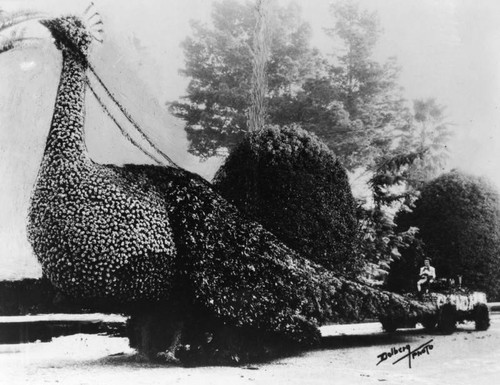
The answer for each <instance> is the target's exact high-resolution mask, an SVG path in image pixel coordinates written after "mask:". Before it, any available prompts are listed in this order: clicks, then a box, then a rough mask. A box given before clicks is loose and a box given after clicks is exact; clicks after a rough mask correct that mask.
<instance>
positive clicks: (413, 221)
mask: <svg viewBox="0 0 500 385" xmlns="http://www.w3.org/2000/svg"><path fill="white" fill-rule="evenodd" d="M397 221H398V224H399V226H400V227H402V228H407V227H408V226H417V227H418V228H419V229H420V233H419V234H420V238H421V240H422V241H423V242H424V253H425V255H426V256H429V257H431V258H432V261H433V262H432V264H433V265H434V267H435V268H436V274H437V277H438V278H453V279H457V276H458V275H461V276H462V283H463V285H464V286H467V287H468V288H470V289H474V290H481V291H484V292H486V294H487V295H488V298H489V300H495V299H496V300H498V299H499V298H500V200H499V195H498V193H497V191H496V190H495V189H494V188H493V186H492V185H491V184H489V183H488V182H487V181H486V180H485V179H483V178H480V177H476V176H472V175H466V174H463V173H461V172H458V171H452V172H450V173H447V174H444V175H442V176H440V177H438V178H436V179H434V180H432V181H431V182H429V183H428V184H427V185H425V186H424V187H423V189H422V194H421V197H420V199H419V200H418V201H417V202H416V207H415V209H414V211H413V212H412V213H408V214H406V215H403V216H401V217H400V218H398V219H397ZM411 255H413V256H416V255H417V254H416V253H413V254H412V253H407V255H406V261H405V263H406V264H408V265H412V266H415V265H421V264H422V262H423V261H421V260H420V261H416V262H415V260H414V258H411ZM391 274H397V271H392V269H391ZM413 274H414V275H415V276H417V274H418V270H417V269H415V270H414V272H413Z"/></svg>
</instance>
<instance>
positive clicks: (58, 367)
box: [0, 315, 500, 385]
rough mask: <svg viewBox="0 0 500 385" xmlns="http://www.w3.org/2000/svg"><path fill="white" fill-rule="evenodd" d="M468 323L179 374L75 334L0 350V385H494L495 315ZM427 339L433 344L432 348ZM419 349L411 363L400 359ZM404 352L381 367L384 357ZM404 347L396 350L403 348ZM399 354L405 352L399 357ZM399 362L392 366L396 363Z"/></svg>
mask: <svg viewBox="0 0 500 385" xmlns="http://www.w3.org/2000/svg"><path fill="white" fill-rule="evenodd" d="M473 326H474V325H473V324H471V323H468V324H464V325H459V329H458V330H457V332H455V333H454V334H453V335H448V336H444V335H439V334H430V333H425V332H424V331H423V330H422V329H407V330H401V331H397V332H396V333H394V334H392V335H388V334H385V333H382V332H381V330H380V326H379V324H375V323H367V324H358V325H342V326H328V327H325V328H322V333H323V335H324V339H323V346H322V347H321V348H320V349H316V350H313V351H308V352H305V353H303V354H301V355H299V356H293V357H286V358H282V359H279V360H275V361H273V362H269V363H265V364H258V365H252V366H247V367H236V368H234V367H202V368H181V367H165V366H158V365H150V364H144V363H140V362H137V360H136V357H135V354H134V353H135V352H134V351H133V350H132V349H130V348H129V347H128V345H127V340H126V339H124V338H112V337H106V336H99V335H84V334H77V335H73V336H66V337H59V338H55V339H54V340H53V341H52V342H50V343H30V344H21V345H0V384H36V385H39V384H62V385H66V384H68V385H101V384H103V385H125V384H134V385H143V384H144V385H146V384H147V385H155V384H214V385H215V384H217V385H219V384H271V385H280V384H381V383H382V384H439V385H447V384H453V385H456V384H481V383H483V384H495V383H498V379H499V378H500V315H494V316H492V326H491V328H490V329H489V330H488V331H485V332H476V331H474V327H473ZM431 340H432V341H431ZM407 345H409V346H410V349H411V350H414V349H416V348H418V347H419V346H421V345H424V346H423V347H422V348H420V349H419V351H420V355H418V356H415V357H414V358H413V359H412V360H411V368H410V367H409V360H408V358H407V357H406V358H402V357H403V356H405V354H406V352H407V350H405V349H407V348H406V346H407ZM391 348H394V350H397V351H399V350H401V353H399V352H398V353H396V354H395V355H392V356H391V357H387V359H386V360H384V361H382V362H380V363H379V364H378V365H377V363H378V362H379V361H380V358H382V357H383V353H389V352H391ZM400 348H401V349H400ZM403 351H404V352H403ZM399 358H402V360H401V361H400V362H398V363H395V364H393V362H394V361H396V360H397V359H399Z"/></svg>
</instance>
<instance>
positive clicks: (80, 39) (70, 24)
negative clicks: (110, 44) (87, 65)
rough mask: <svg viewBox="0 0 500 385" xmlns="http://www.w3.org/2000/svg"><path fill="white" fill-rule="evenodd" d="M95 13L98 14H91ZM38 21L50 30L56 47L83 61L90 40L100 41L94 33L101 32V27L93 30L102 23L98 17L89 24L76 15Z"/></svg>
mask: <svg viewBox="0 0 500 385" xmlns="http://www.w3.org/2000/svg"><path fill="white" fill-rule="evenodd" d="M95 15H98V14H97V13H96V14H94V15H93V16H95ZM40 23H41V24H42V25H43V26H45V27H47V29H48V30H49V31H50V33H51V34H52V37H53V38H54V41H55V44H56V47H57V48H58V49H60V50H69V51H70V52H71V53H73V54H75V55H76V56H77V57H79V58H80V59H81V60H83V61H86V59H87V56H88V53H89V50H90V46H91V44H92V41H93V40H97V41H99V42H102V40H100V39H99V38H98V37H97V36H96V33H101V32H102V29H97V30H95V31H94V29H95V28H94V27H97V26H98V25H99V24H102V21H101V20H100V19H99V20H98V21H94V24H90V23H89V22H84V21H83V20H82V19H81V18H79V17H77V16H63V17H58V18H54V19H44V20H41V21H40ZM97 28H98V27H97Z"/></svg>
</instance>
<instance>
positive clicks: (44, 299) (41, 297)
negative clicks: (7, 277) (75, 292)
mask: <svg viewBox="0 0 500 385" xmlns="http://www.w3.org/2000/svg"><path fill="white" fill-rule="evenodd" d="M87 311H88V310H87V308H86V307H85V306H84V305H83V304H81V303H77V302H75V301H73V300H71V299H70V298H67V297H66V296H64V295H63V294H62V293H61V292H60V291H59V290H57V289H56V288H55V287H54V286H53V285H52V284H51V283H50V281H49V280H48V279H46V278H40V279H31V278H28V279H22V280H17V281H0V315H2V316H10V315H26V314H40V313H84V312H87Z"/></svg>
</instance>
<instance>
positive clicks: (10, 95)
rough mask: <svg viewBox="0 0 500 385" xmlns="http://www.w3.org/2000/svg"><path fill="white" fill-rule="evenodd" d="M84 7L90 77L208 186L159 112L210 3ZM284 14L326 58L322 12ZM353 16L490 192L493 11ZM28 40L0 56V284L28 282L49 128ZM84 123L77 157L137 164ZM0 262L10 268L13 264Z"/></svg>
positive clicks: (497, 12) (49, 76)
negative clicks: (372, 22) (90, 17)
mask: <svg viewBox="0 0 500 385" xmlns="http://www.w3.org/2000/svg"><path fill="white" fill-rule="evenodd" d="M284 2H285V0H281V1H280V3H284ZM94 3H95V5H96V9H97V10H98V11H99V12H100V13H101V14H102V17H103V20H104V23H105V26H104V28H105V31H106V34H105V42H104V44H102V46H100V47H96V48H95V49H94V51H93V55H92V57H91V61H93V62H94V63H95V67H96V69H97V70H98V71H99V72H100V73H101V74H102V76H103V78H104V80H105V81H106V82H107V83H109V84H110V85H111V86H112V87H113V89H114V91H115V92H116V94H117V96H118V97H119V98H120V100H122V101H123V103H124V104H125V105H127V106H128V107H129V108H131V109H132V110H133V109H135V111H137V113H138V114H139V115H147V117H144V119H145V121H146V123H147V124H149V125H150V126H152V127H153V129H152V130H153V131H154V135H156V137H157V139H158V141H161V142H162V146H163V148H164V149H165V150H166V151H167V152H168V153H169V154H171V155H172V156H173V157H174V160H175V161H176V162H177V163H179V164H181V165H183V166H184V167H186V168H188V169H190V170H193V171H196V172H199V173H201V174H202V175H204V176H205V177H209V176H210V175H211V174H212V173H213V171H214V170H215V168H216V167H217V162H206V163H200V162H198V161H197V159H195V158H193V157H191V156H189V155H188V154H187V153H186V140H185V137H184V132H183V129H182V124H181V123H180V122H178V121H176V120H174V119H172V118H171V117H169V116H167V114H166V112H165V109H164V107H163V106H164V103H165V101H171V100H175V99H177V98H178V97H179V96H181V95H183V94H184V91H185V86H186V84H187V80H186V79H184V78H182V77H181V76H180V75H179V73H178V71H179V69H180V68H181V67H182V65H183V53H182V51H181V49H180V43H181V41H182V40H183V39H184V38H185V37H186V36H187V35H188V34H189V33H190V28H189V20H190V19H198V20H208V19H209V16H210V12H211V3H212V1H207V0H148V1H130V0H94ZM296 3H298V4H299V5H301V7H302V9H303V15H304V18H305V19H306V20H307V21H309V22H310V23H311V25H312V27H313V34H314V35H313V45H315V46H317V47H318V48H320V49H322V50H324V51H331V50H332V46H331V44H330V41H329V40H328V39H327V37H326V35H325V34H324V32H323V28H324V27H328V26H331V23H332V19H331V16H330V14H329V12H328V8H329V7H328V5H329V1H328V0H307V1H296ZM88 4H89V1H87V0H86V1H67V0H65V1H63V0H50V1H45V0H44V1H36V2H28V1H2V0H0V8H3V9H7V10H14V9H21V8H35V9H39V10H42V11H46V12H48V13H49V14H52V15H58V14H61V13H68V12H70V13H81V12H82V11H83V10H84V9H85V8H86V6H87V5H88ZM360 4H361V5H362V6H363V7H365V8H368V9H371V10H376V11H377V12H378V14H379V17H380V20H381V25H382V27H383V30H384V32H383V34H382V36H381V38H380V41H379V45H378V47H377V50H376V56H377V58H378V59H380V60H384V59H385V58H387V57H389V56H396V57H397V59H398V62H399V64H400V65H401V67H402V73H401V78H400V84H401V85H402V86H403V87H404V89H405V95H406V97H407V98H408V99H410V100H411V99H415V98H427V97H435V98H437V100H438V102H439V103H441V104H443V105H446V106H447V114H448V120H449V121H451V122H453V123H454V129H455V130H456V138H455V141H454V143H453V144H452V163H451V166H452V167H459V168H462V169H464V170H465V171H468V172H472V173H474V174H478V175H486V176H488V177H489V178H490V179H491V180H493V181H494V182H495V183H496V184H497V185H498V186H500V171H499V168H498V165H499V164H500V127H499V122H500V108H499V107H500V76H499V75H500V73H499V71H500V1H497V0H481V1H478V0H361V1H360ZM29 33H32V34H33V35H35V36H39V37H42V38H44V43H41V44H40V45H39V47H34V48H30V49H27V50H26V51H24V52H14V53H6V54H2V55H0V68H1V70H0V140H1V141H0V158H1V159H0V177H1V181H2V183H1V184H2V186H0V205H1V206H0V215H1V217H0V272H1V273H0V279H1V278H2V276H6V275H7V276H11V275H9V274H10V273H5V272H12V271H14V270H16V269H17V270H16V271H19V269H21V270H22V273H21V275H23V273H25V274H27V275H36V274H39V271H38V270H37V268H36V267H33V266H34V263H33V257H32V256H31V255H30V249H29V245H27V243H26V240H25V233H24V226H25V216H26V207H27V202H28V200H29V193H30V191H31V186H32V183H33V180H34V177H35V175H36V170H37V166H38V163H39V160H40V159H39V158H40V156H41V155H40V154H41V151H43V143H44V140H45V137H46V133H47V131H48V124H49V123H50V112H51V108H52V105H53V98H54V96H55V90H56V87H57V81H58V76H59V71H60V54H59V52H58V51H57V50H55V48H53V47H52V46H51V44H50V41H49V36H48V34H47V33H46V32H45V31H44V30H43V28H42V27H40V26H39V27H32V28H31V29H29ZM88 115H91V116H89V118H92V119H94V120H93V121H92V119H89V120H91V123H94V124H91V125H90V126H91V127H90V128H89V139H88V140H89V147H90V150H91V152H93V153H94V154H95V157H96V159H97V160H100V161H107V162H116V163H123V162H129V161H141V160H142V159H143V158H141V155H140V154H138V153H137V152H136V151H134V150H133V149H131V148H130V146H129V145H128V144H126V143H125V142H124V141H123V140H121V139H119V136H118V135H117V134H116V131H113V129H112V128H109V127H108V126H109V125H110V122H109V121H107V120H106V118H105V117H104V115H103V114H102V113H101V112H99V111H98V109H97V108H94V109H93V108H92V106H91V107H90V108H89V110H88ZM25 126H29V127H30V128H29V129H28V128H26V127H25ZM155 126H156V127H161V128H166V130H157V128H154V127H155ZM155 130H157V131H155ZM160 131H162V132H160ZM12 255H16V256H19V255H20V256H21V257H18V259H17V260H13V259H12V257H11V256H12ZM19 266H21V268H20V267H19ZM2 274H3V275H2ZM16 274H17V273H16Z"/></svg>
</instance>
